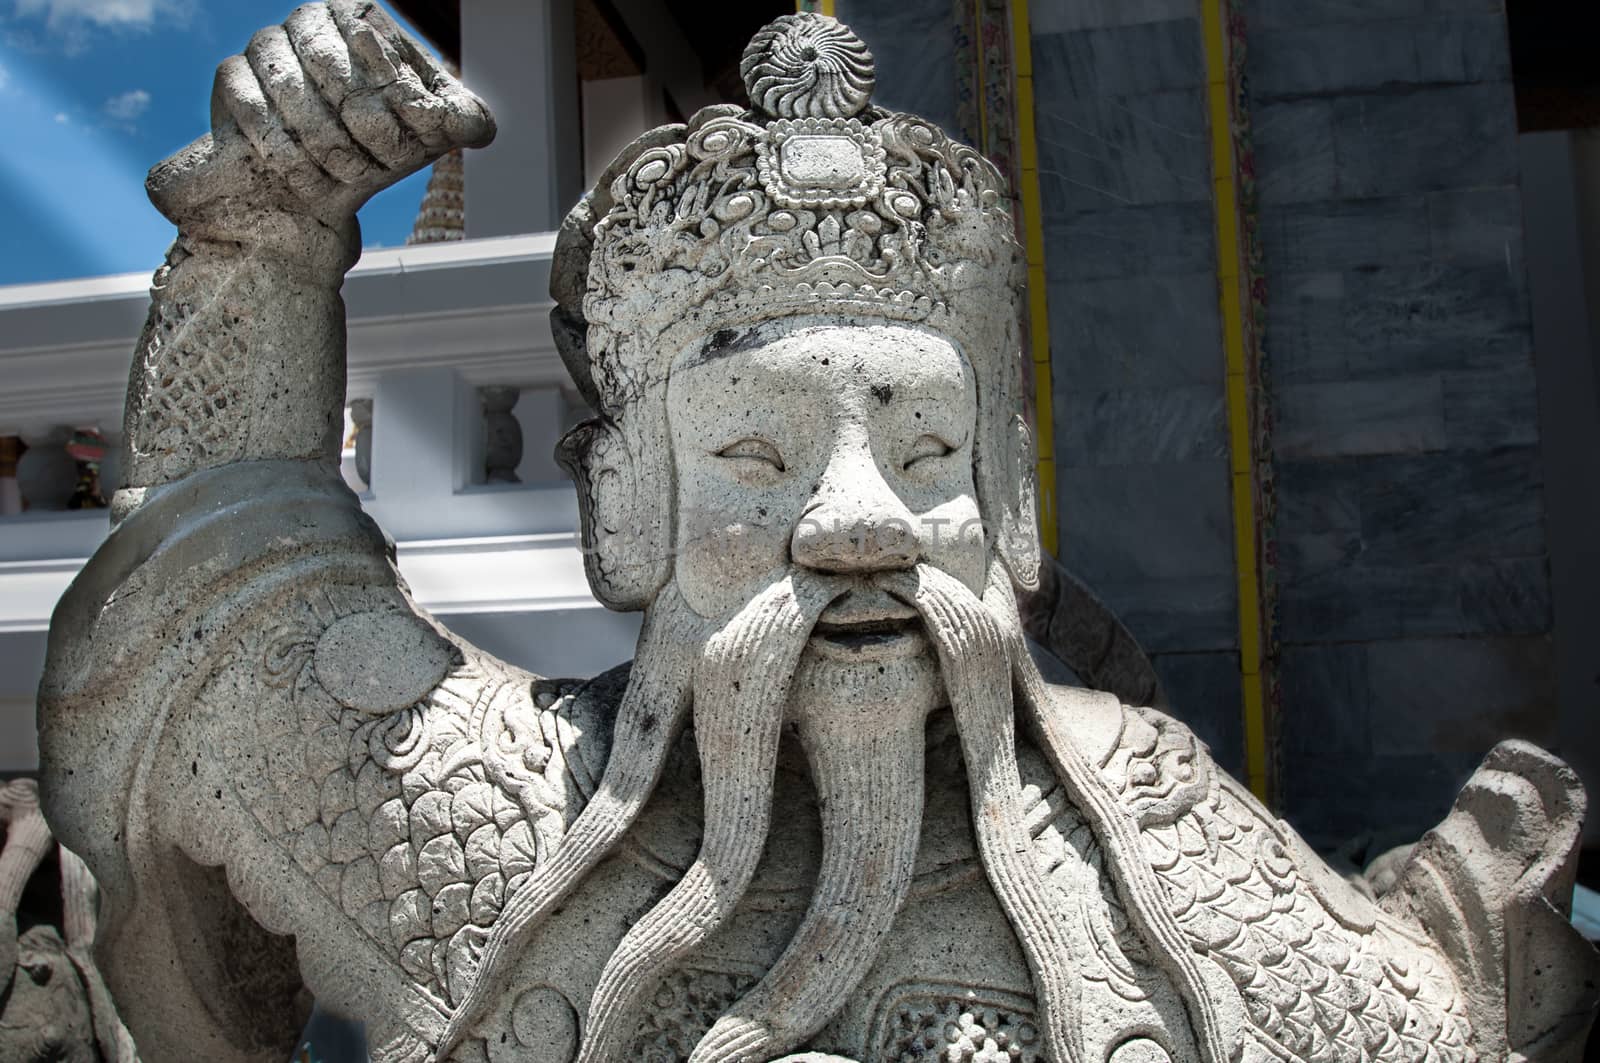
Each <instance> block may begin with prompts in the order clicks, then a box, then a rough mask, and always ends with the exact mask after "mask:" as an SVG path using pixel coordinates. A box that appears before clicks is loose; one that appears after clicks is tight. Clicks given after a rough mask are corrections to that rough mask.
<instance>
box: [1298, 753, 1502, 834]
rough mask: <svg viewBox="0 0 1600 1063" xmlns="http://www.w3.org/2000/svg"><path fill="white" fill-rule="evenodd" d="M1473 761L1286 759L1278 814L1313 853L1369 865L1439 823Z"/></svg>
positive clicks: (1448, 758) (1318, 755)
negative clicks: (1349, 856)
mask: <svg viewBox="0 0 1600 1063" xmlns="http://www.w3.org/2000/svg"><path fill="white" fill-rule="evenodd" d="M1477 764H1478V758H1476V757H1471V758H1469V757H1460V756H1445V755H1441V754H1437V753H1429V754H1425V755H1420V756H1373V755H1370V754H1361V755H1353V754H1336V753H1311V754H1307V755H1305V756H1297V757H1286V758H1285V760H1284V771H1283V791H1282V793H1283V817H1284V818H1285V819H1286V820H1288V821H1289V823H1290V824H1291V825H1292V826H1294V827H1295V828H1296V829H1297V830H1299V831H1300V832H1301V833H1302V834H1303V835H1305V838H1306V840H1307V841H1308V842H1310V843H1311V844H1312V845H1313V846H1315V847H1316V848H1318V849H1319V850H1322V851H1324V852H1329V851H1335V850H1344V851H1347V852H1349V851H1351V850H1352V849H1353V850H1354V853H1353V855H1356V856H1358V857H1359V858H1360V859H1361V860H1363V861H1364V860H1368V859H1371V858H1372V857H1374V856H1377V855H1379V854H1380V853H1383V852H1384V851H1386V850H1388V849H1391V848H1393V847H1394V846H1396V845H1406V844H1409V843H1411V842H1415V841H1416V840H1417V839H1418V838H1420V837H1421V836H1422V834H1423V832H1424V831H1426V830H1428V829H1429V828H1431V827H1433V826H1434V825H1435V824H1437V823H1438V822H1439V821H1440V820H1441V819H1443V818H1444V816H1445V814H1446V813H1447V812H1449V811H1450V804H1451V802H1452V801H1453V800H1454V799H1455V795H1456V794H1457V793H1459V792H1460V791H1461V787H1462V785H1463V784H1464V783H1465V782H1466V781H1467V778H1468V777H1469V776H1470V775H1471V774H1472V771H1473V769H1474V768H1475V767H1477Z"/></svg>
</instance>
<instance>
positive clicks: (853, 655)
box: [809, 616, 927, 661]
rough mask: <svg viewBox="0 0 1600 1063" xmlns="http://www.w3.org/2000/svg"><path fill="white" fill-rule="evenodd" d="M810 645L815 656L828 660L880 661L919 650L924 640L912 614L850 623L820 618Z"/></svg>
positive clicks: (918, 624)
mask: <svg viewBox="0 0 1600 1063" xmlns="http://www.w3.org/2000/svg"><path fill="white" fill-rule="evenodd" d="M809 645H810V648H811V649H812V650H813V651H814V652H815V653H816V654H817V656H819V657H824V658H827V659H829V660H835V661H881V660H888V659H890V658H895V657H908V656H911V655H913V654H916V653H920V652H922V650H923V649H924V647H925V646H926V645H927V640H926V639H925V638H924V636H923V634H922V624H921V622H920V621H919V620H918V619H917V618H916V617H915V616H911V617H896V618H889V619H879V620H861V621H856V622H853V623H840V622H837V621H828V620H821V621H818V622H817V626H816V627H815V628H814V629H813V630H812V633H811V641H810V643H809Z"/></svg>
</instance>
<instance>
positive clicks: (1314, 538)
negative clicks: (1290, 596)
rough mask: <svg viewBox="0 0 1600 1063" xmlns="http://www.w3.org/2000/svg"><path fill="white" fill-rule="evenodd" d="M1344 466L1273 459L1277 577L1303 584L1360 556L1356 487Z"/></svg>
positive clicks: (1356, 480)
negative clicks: (1276, 506)
mask: <svg viewBox="0 0 1600 1063" xmlns="http://www.w3.org/2000/svg"><path fill="white" fill-rule="evenodd" d="M1351 468H1352V466H1351V463H1349V462H1329V461H1279V462H1277V463H1276V465H1275V467H1274V471H1275V473H1276V475H1277V479H1276V481H1275V488H1276V492H1275V493H1276V496H1277V500H1278V514H1277V516H1278V519H1277V536H1278V568H1279V575H1280V578H1281V579H1284V580H1288V581H1291V582H1292V581H1296V580H1304V579H1307V578H1310V577H1312V576H1318V575H1322V574H1325V573H1329V572H1333V571H1336V570H1338V569H1340V568H1343V567H1345V566H1348V565H1350V564H1352V563H1354V562H1356V561H1358V560H1359V559H1360V557H1361V550H1362V546H1361V483H1360V479H1359V478H1358V477H1357V476H1353V475H1351V474H1350V469H1351Z"/></svg>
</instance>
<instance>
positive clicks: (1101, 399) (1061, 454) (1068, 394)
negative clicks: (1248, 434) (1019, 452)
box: [1055, 379, 1228, 466]
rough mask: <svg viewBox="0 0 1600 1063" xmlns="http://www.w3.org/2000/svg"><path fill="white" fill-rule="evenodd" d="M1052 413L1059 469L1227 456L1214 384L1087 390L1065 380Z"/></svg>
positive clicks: (1222, 413) (1218, 393)
mask: <svg viewBox="0 0 1600 1063" xmlns="http://www.w3.org/2000/svg"><path fill="white" fill-rule="evenodd" d="M1055 411H1056V413H1055V417H1056V462H1057V464H1058V466H1073V465H1130V464H1145V463H1150V462H1167V461H1190V460H1193V459H1196V458H1213V459H1221V458H1226V457H1227V456H1228V441H1227V414H1226V411H1225V410H1224V408H1223V399H1222V392H1221V390H1220V389H1219V388H1217V387H1216V385H1214V384H1201V385H1195V386H1191V387H1182V388H1137V389H1126V390H1118V391H1088V390H1085V389H1084V388H1082V387H1081V386H1080V385H1079V384H1077V383H1076V382H1074V381H1072V380H1071V379H1064V380H1060V381H1058V382H1057V386H1056V401H1055Z"/></svg>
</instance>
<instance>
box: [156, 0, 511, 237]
mask: <svg viewBox="0 0 1600 1063" xmlns="http://www.w3.org/2000/svg"><path fill="white" fill-rule="evenodd" d="M493 137H494V119H493V118H491V117H490V115H489V111H488V108H487V107H485V106H484V104H483V101H482V100H480V99H478V98H477V97H476V96H474V95H473V94H472V93H471V92H469V91H467V89H466V88H465V87H464V86H462V84H461V83H460V82H459V81H457V80H456V79H455V78H454V77H452V76H451V75H450V73H449V72H448V71H446V70H444V69H443V68H441V67H440V66H439V64H438V63H437V62H436V61H435V60H434V59H433V57H432V56H430V55H429V54H428V52H427V50H426V49H424V48H423V47H421V46H420V45H419V44H417V42H415V41H413V40H412V39H411V38H410V37H408V36H407V35H406V34H405V32H404V31H403V30H401V29H400V27H399V26H397V25H395V23H394V21H393V20H392V19H391V18H390V17H389V16H388V15H387V14H386V13H385V12H384V11H383V9H382V8H381V7H379V6H378V5H377V4H376V3H374V2H373V0H328V2H327V3H325V4H322V3H316V4H305V5H303V6H301V7H299V8H296V9H295V11H294V13H293V14H291V15H290V16H289V18H288V19H287V20H286V21H285V22H284V23H283V25H282V26H271V27H268V28H267V29H264V30H261V31H260V32H258V33H257V34H256V35H255V36H254V37H252V38H251V40H250V44H249V46H248V47H247V48H246V49H245V53H244V54H243V55H235V56H231V57H230V58H228V59H226V60H224V61H223V63H222V65H221V66H219V67H218V68H217V77H216V82H215V85H214V87H213V89H212V94H211V135H210V136H209V137H203V138H201V139H200V140H198V141H196V142H195V143H193V144H191V145H190V146H189V147H187V148H185V149H184V150H183V151H181V152H179V153H178V154H177V155H174V156H173V157H172V158H170V159H168V160H166V161H165V162H163V163H161V164H160V165H159V166H157V167H156V168H155V169H154V170H152V171H151V173H150V178H149V181H148V186H149V189H150V194H151V198H152V199H154V200H155V203H156V206H157V207H159V208H160V209H161V210H162V212H163V213H165V214H166V215H167V216H168V217H169V218H171V219H172V220H173V221H175V222H177V223H179V224H180V225H181V224H183V222H184V221H186V220H189V219H190V218H192V217H195V216H196V215H203V214H204V213H205V212H206V209H207V207H208V206H210V205H211V204H213V203H214V202H216V201H219V200H228V201H232V202H234V203H238V202H239V201H240V200H241V199H243V200H248V201H250V205H252V206H259V207H264V208H268V209H271V208H278V209H285V210H290V211H294V212H297V213H303V214H310V215H314V216H316V217H317V218H320V219H322V220H324V221H329V222H334V221H337V220H339V219H341V218H343V217H346V216H348V215H350V214H353V213H354V212H355V210H356V209H357V208H358V207H360V206H361V204H362V203H364V202H366V200H367V199H368V198H370V197H371V196H372V195H373V194H374V193H376V192H378V191H381V190H382V189H384V188H386V187H388V186H389V185H391V184H393V183H394V182H396V181H398V180H400V179H401V178H403V177H406V176H408V175H410V174H412V173H414V172H416V171H417V170H419V169H421V168H422V167H423V166H426V165H427V164H428V163H430V162H432V161H433V160H434V159H436V158H438V157H439V156H440V155H443V154H444V153H445V152H447V151H450V150H451V149H453V148H458V147H481V146H483V145H484V144H487V143H488V142H489V141H490V140H491V139H492V138H493Z"/></svg>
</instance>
